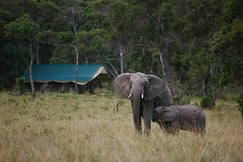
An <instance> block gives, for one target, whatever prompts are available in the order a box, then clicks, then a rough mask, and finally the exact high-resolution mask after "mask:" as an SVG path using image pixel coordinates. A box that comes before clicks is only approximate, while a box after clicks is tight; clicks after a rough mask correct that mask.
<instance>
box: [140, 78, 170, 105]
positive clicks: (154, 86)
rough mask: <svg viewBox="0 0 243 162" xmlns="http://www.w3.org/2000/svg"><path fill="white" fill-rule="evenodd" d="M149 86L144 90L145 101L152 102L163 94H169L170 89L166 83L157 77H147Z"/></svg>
mask: <svg viewBox="0 0 243 162" xmlns="http://www.w3.org/2000/svg"><path fill="white" fill-rule="evenodd" d="M147 76H148V80H149V86H148V87H146V88H145V89H144V91H145V100H152V99H153V98H155V97H157V96H159V95H160V94H162V93H168V92H167V91H168V87H167V85H166V84H165V82H164V81H163V80H162V79H160V78H159V77H157V76H155V75H147Z"/></svg>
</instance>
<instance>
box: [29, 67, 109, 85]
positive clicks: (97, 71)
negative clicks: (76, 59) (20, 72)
mask: <svg viewBox="0 0 243 162" xmlns="http://www.w3.org/2000/svg"><path fill="white" fill-rule="evenodd" d="M75 69H76V65H75V64H39V65H38V64H34V65H33V67H32V78H33V81H34V82H37V83H48V82H57V83H70V82H75ZM101 75H102V76H103V77H104V76H108V73H107V71H106V70H105V68H104V66H103V65H102V64H80V65H78V75H77V84H79V85H86V84H87V83H89V82H91V81H92V80H94V79H96V78H97V77H98V76H101ZM24 77H25V81H26V82H29V81H30V77H29V70H28V71H27V72H26V73H25V74H24Z"/></svg>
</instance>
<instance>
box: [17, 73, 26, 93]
mask: <svg viewBox="0 0 243 162" xmlns="http://www.w3.org/2000/svg"><path fill="white" fill-rule="evenodd" d="M15 81H16V83H15V90H16V92H18V93H19V94H23V93H24V81H25V77H18V78H16V80H15Z"/></svg>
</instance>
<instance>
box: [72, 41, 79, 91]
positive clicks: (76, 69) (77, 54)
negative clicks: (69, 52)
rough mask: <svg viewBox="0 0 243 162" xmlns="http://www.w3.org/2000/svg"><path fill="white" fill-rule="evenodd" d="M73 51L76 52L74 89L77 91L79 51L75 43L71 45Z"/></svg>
mask: <svg viewBox="0 0 243 162" xmlns="http://www.w3.org/2000/svg"><path fill="white" fill-rule="evenodd" d="M73 48H74V50H75V53H76V67H75V91H76V92H77V93H79V91H78V59H79V51H78V47H77V46H76V45H74V46H73Z"/></svg>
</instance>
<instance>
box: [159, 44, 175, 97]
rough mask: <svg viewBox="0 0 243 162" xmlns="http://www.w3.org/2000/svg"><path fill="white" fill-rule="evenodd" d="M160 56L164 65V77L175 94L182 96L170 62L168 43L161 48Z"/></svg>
mask: <svg viewBox="0 0 243 162" xmlns="http://www.w3.org/2000/svg"><path fill="white" fill-rule="evenodd" d="M159 57H160V62H161V66H162V73H163V77H164V78H165V79H166V80H167V82H168V84H169V86H170V89H171V91H172V94H173V95H176V96H180V91H179V88H178V85H177V79H176V74H175V71H174V69H173V68H172V66H171V65H170V63H169V58H168V44H167V46H166V48H165V49H164V50H161V49H160V50H159Z"/></svg>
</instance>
